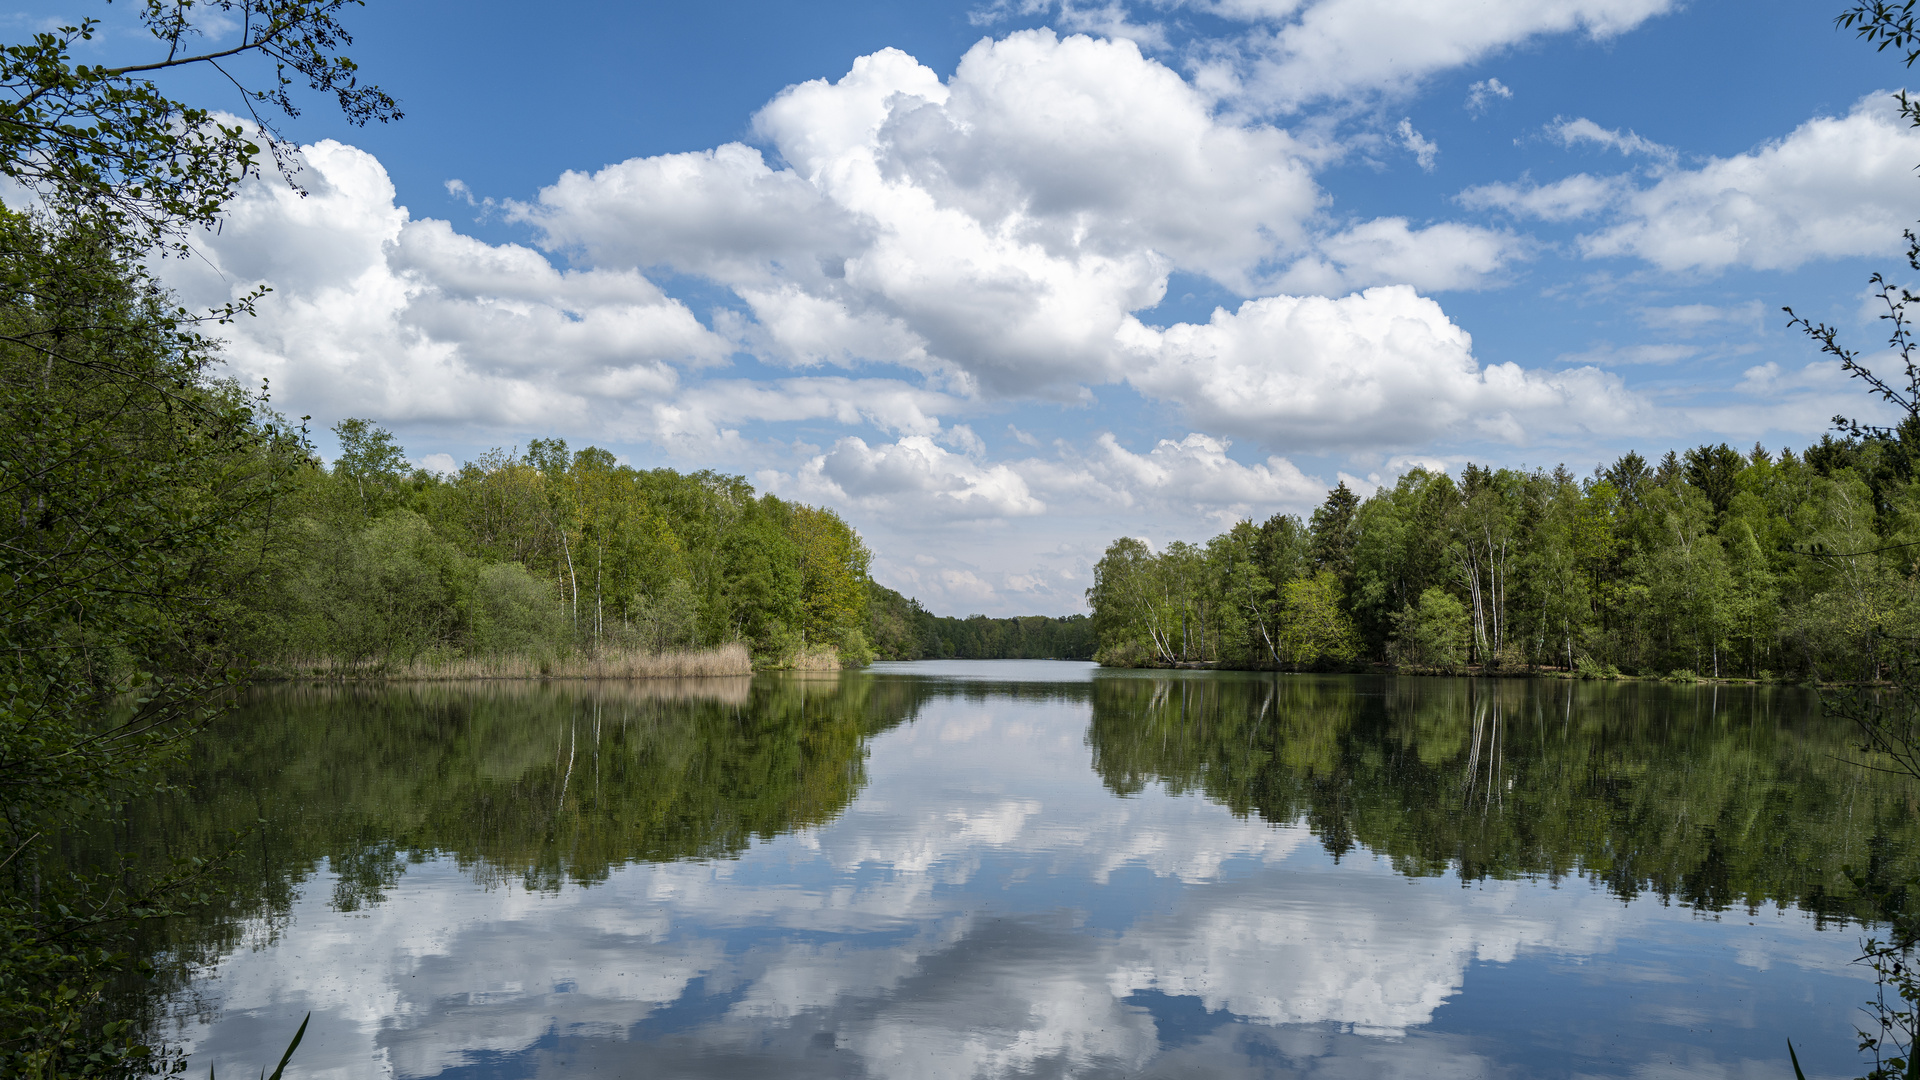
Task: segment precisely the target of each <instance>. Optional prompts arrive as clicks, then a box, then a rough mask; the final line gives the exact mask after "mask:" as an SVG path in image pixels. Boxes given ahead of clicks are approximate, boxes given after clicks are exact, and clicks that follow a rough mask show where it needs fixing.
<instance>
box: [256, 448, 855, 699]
mask: <svg viewBox="0 0 1920 1080" xmlns="http://www.w3.org/2000/svg"><path fill="white" fill-rule="evenodd" d="M334 432H335V434H336V435H337V436H338V437H339V439H340V447H341V452H340V455H339V456H338V457H337V458H336V459H335V460H334V461H333V462H332V464H331V466H330V467H327V468H319V467H316V468H313V469H310V470H307V471H305V472H304V473H303V474H302V476H301V477H300V482H299V484H298V486H297V489H296V490H295V491H294V492H293V493H292V497H291V499H290V501H289V504H288V506H287V507H286V510H285V514H286V520H287V526H286V528H285V529H284V531H283V535H282V536H281V537H280V538H279V540H278V542H277V543H276V545H275V546H274V547H273V549H272V550H271V551H270V552H269V553H268V557H269V559H270V560H271V561H273V562H274V563H275V565H277V566H278V567H280V573H279V575H278V577H277V578H276V581H275V585H274V587H273V588H270V589H263V590H258V591H256V592H255V593H254V594H253V595H252V596H251V597H250V598H249V606H250V611H251V613H252V617H253V623H254V625H256V626H257V627H259V633H258V634H257V635H256V636H255V637H254V639H253V646H254V648H255V650H256V652H257V653H258V654H259V655H261V656H262V657H264V658H266V659H268V660H269V661H272V662H278V661H282V660H284V661H289V662H296V663H297V662H301V661H306V660H314V659H326V660H330V661H334V662H344V663H347V664H353V665H359V666H361V667H362V668H365V669H367V670H372V671H378V670H380V669H382V668H384V667H387V666H389V665H405V664H409V663H411V662H413V661H415V660H417V659H419V658H421V657H423V656H433V657H447V658H453V657H463V656H495V655H501V654H518V655H528V656H533V655H537V656H562V655H572V654H575V653H585V654H596V653H599V652H601V651H603V650H644V651H652V652H659V651H666V650H672V649H681V648H695V647H711V646H716V645H720V644H724V643H727V642H733V641H743V640H744V641H746V642H748V643H749V644H750V646H751V647H752V649H753V650H754V651H755V652H756V653H757V654H759V655H760V656H761V657H762V659H763V660H765V661H767V662H774V663H777V662H780V661H781V660H782V658H784V657H787V656H789V655H791V654H793V653H795V652H796V651H797V650H800V649H802V648H804V647H809V646H826V647H830V648H832V649H834V650H837V653H838V655H839V657H840V658H841V659H842V660H844V661H848V662H853V663H860V662H864V661H865V660H866V659H867V658H868V653H869V649H868V646H867V643H866V642H867V637H866V630H867V621H868V613H867V608H866V589H867V584H868V583H867V561H868V558H869V556H868V554H867V550H866V547H865V545H864V544H862V543H861V541H860V538H859V536H858V534H856V533H855V532H854V531H853V529H852V528H851V527H850V526H848V525H847V524H846V522H845V521H843V520H841V519H840V517H839V516H838V515H836V514H834V513H832V512H831V511H827V510H817V509H814V508H811V507H805V506H798V505H794V504H789V503H785V502H782V501H781V500H779V499H777V498H774V497H772V496H761V497H756V496H755V494H754V491H753V488H752V487H751V486H750V485H748V484H747V482H746V481H745V480H744V479H742V478H740V477H731V476H720V475H717V474H713V473H704V472H703V473H695V474H691V475H686V474H681V473H677V472H674V471H672V470H668V469H655V470H651V471H647V470H640V469H635V468H632V467H630V466H626V465H621V464H619V463H618V462H617V461H616V460H615V459H614V457H613V455H612V454H610V453H608V452H607V451H605V450H602V449H599V448H597V447H587V448H585V449H583V450H579V451H574V450H571V449H570V448H569V447H568V446H567V444H566V443H565V442H563V441H561V440H558V439H541V440H534V442H533V443H531V444H530V445H529V446H528V448H527V451H526V452H525V453H524V454H519V453H512V452H507V451H502V450H494V451H491V452H489V453H488V454H485V455H483V456H482V457H481V458H480V459H478V460H476V461H473V462H469V463H468V464H466V465H465V466H463V467H462V468H461V469H460V470H459V471H458V472H457V473H455V474H453V475H451V476H444V477H443V476H436V475H432V474H429V473H426V472H423V471H420V470H410V469H409V468H408V467H407V464H406V461H407V458H406V451H405V450H404V448H402V447H401V446H400V445H399V443H398V442H397V441H396V440H395V439H394V438H393V436H392V434H391V433H389V432H387V431H385V430H384V429H381V428H379V427H378V426H376V425H374V424H372V423H371V422H369V421H366V420H359V419H350V420H346V421H343V422H342V423H341V424H339V425H338V426H337V427H336V428H335V429H334Z"/></svg>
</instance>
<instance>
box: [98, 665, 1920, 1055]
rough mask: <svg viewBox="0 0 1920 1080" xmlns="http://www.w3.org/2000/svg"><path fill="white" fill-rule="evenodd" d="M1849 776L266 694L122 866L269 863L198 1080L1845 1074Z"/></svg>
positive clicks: (1581, 737)
mask: <svg viewBox="0 0 1920 1080" xmlns="http://www.w3.org/2000/svg"><path fill="white" fill-rule="evenodd" d="M1849 752H1850V739H1849V733H1848V731H1847V730H1846V729H1845V728H1844V727H1841V726H1839V725H1837V724H1836V723H1834V722H1832V721H1823V720H1820V719H1819V718H1818V717H1817V716H1816V714H1815V712H1814V709H1813V704H1812V701H1811V699H1810V697H1808V696H1807V695H1805V694H1804V693H1801V692H1799V691H1792V690H1757V689H1745V688H1728V687H1720V688H1717V689H1716V688H1713V687H1674V686H1661V685H1638V684H1631V685H1624V686H1620V685H1613V686H1605V685H1586V684H1581V685H1576V684H1568V683H1560V682H1530V681H1507V682H1497V681H1488V680H1482V681H1472V680H1446V679H1388V678H1364V677H1325V678H1322V677H1307V676H1278V677H1275V676H1270V675H1269V676H1262V675H1254V674H1234V673H1211V672H1205V673H1203V672H1192V673H1166V672H1156V673H1136V672H1108V671H1100V670H1097V669H1095V668H1094V667H1093V666H1092V665H1088V664H1074V663H1065V662H1058V663H1056V662H1042V661H1017V662H925V663H916V664H882V665H876V666H875V667H873V668H871V669H869V670H867V671H862V672H850V673H846V674H843V675H838V676H816V677H805V676H760V677H755V678H752V679H746V678H741V679H735V680H719V681H712V682H699V683H664V682H660V683H629V684H617V685H600V684H582V683H552V684H544V685H536V684H497V683H496V684H485V685H471V686H410V687H400V688H391V689H345V690H343V689H325V688H273V689H266V690H262V691H260V692H258V693H257V694H256V695H255V696H254V697H253V698H252V699H251V700H250V701H249V703H248V705H247V706H246V708H245V709H244V710H243V711H242V712H241V713H240V714H238V715H237V716H235V717H234V718H233V719H232V721H231V722H230V723H228V724H226V725H225V727H224V728H223V729H222V730H221V731H220V732H218V733H216V736H215V737H213V738H209V739H207V740H205V742H204V744H203V748H202V749H201V750H200V751H199V752H198V755H197V757H196V758H195V760H194V762H193V763H192V766H191V771H192V774H193V776H192V779H193V782H194V783H195V784H196V785H197V790H196V791H195V792H194V793H193V794H192V795H191V796H182V797H179V798H176V799H174V800H172V801H169V802H168V803H166V804H164V805H161V806H158V807H155V808H153V809H152V810H151V812H148V813H144V814H143V815H142V816H141V818H140V820H138V821H137V823H136V826H135V829H134V831H133V833H132V834H130V835H129V837H128V838H127V841H126V842H128V843H132V844H137V845H144V846H145V847H147V848H149V849H151V850H153V851H155V852H161V853H169V854H174V855H179V854H192V853H195V852H198V851H202V850H207V849H210V847H211V846H214V845H218V844H223V843H230V842H231V841H230V840H229V839H227V838H229V837H231V836H233V835H242V836H244V837H245V839H244V840H243V841H242V851H243V858H242V859H241V862H242V864H243V866H242V869H243V870H244V872H245V877H246V881H247V885H246V888H245V889H244V890H243V892H244V898H243V902H241V903H239V904H238V905H236V906H235V908H234V909H233V910H231V911H227V912H223V913H218V914H215V915H209V916H208V917H207V918H205V919H204V920H201V921H199V922H197V923H194V924H192V925H182V926H176V927H173V928H171V929H170V931H169V936H168V938H167V940H166V942H165V943H164V952H163V955H162V959H169V958H170V959H172V960H173V961H175V966H174V970H176V971H188V972H191V978H190V979H186V980H183V981H180V982H177V983H176V984H175V985H174V988H173V990H172V991H171V992H170V993H169V994H168V995H167V996H166V998H165V1001H164V1002H163V1007H164V1011H165V1018H164V1020H163V1021H162V1023H163V1027H164V1031H165V1033H167V1034H168V1035H170V1037H172V1038H173V1039H175V1040H176V1041H179V1042H182V1043H184V1044H186V1045H188V1046H190V1047H191V1048H192V1051H193V1058H192V1069H191V1071H192V1073H193V1074H194V1075H204V1070H206V1069H207V1068H208V1067H209V1066H215V1067H217V1068H218V1070H219V1072H220V1073H221V1074H231V1075H240V1074H241V1073H242V1072H247V1073H248V1074H249V1075H256V1073H253V1072H251V1071H250V1070H257V1069H259V1068H260V1066H261V1065H262V1064H267V1065H269V1066H270V1065H271V1064H272V1062H273V1061H274V1060H276V1059H277V1058H278V1056H279V1052H280V1050H281V1049H282V1048H283V1047H284V1046H285V1045H286V1041H287V1039H288V1038H289V1036H290V1035H291V1034H292V1031H293V1029H294V1028H295V1026H297V1025H298V1023H299V1021H300V1018H301V1017H302V1016H303V1015H305V1014H306V1013H308V1012H309V1011H310V1012H311V1013H312V1014H313V1020H312V1026H311V1028H310V1030H309V1032H308V1034H307V1037H306V1041H305V1042H304V1044H303V1045H302V1046H301V1047H300V1049H299V1052H298V1054H297V1055H296V1057H295V1059H294V1066H293V1067H292V1069H291V1070H290V1074H291V1075H297V1076H301V1077H356V1078H357V1077H376V1076H403V1077H499V1078H514V1077H533V1076H563V1075H564V1076H587V1075H592V1076H609V1077H618V1076H632V1077H762V1076H764V1077H813V1076H819V1077H855V1076H861V1077H869V1076H870V1077H887V1078H919V1077H925V1078H948V1077H952V1078H960V1080H966V1078H973V1077H1007V1076H1021V1077H1025V1076H1165V1077H1198V1076H1206V1077H1223V1078H1225V1077H1243V1076H1245V1077H1256V1076H1257V1077H1267V1076H1292V1075H1307V1074H1311V1075H1315V1076H1343V1077H1344V1076H1354V1077H1362V1076H1364V1077H1398V1076H1405V1077H1455V1076H1458V1077H1470V1076H1471V1077H1477V1076H1543V1077H1555V1076H1567V1077H1573V1076H1636V1077H1672V1076H1699V1077H1731V1076H1742V1077H1788V1076H1791V1075H1792V1073H1791V1069H1790V1068H1789V1067H1788V1065H1787V1060H1786V1039H1787V1038H1789V1037H1791V1038H1792V1039H1793V1041H1794V1044H1795V1046H1796V1047H1798V1048H1799V1049H1800V1051H1801V1060H1802V1062H1803V1064H1805V1065H1807V1066H1808V1067H1809V1069H1808V1071H1809V1075H1829V1076H1834V1075H1844V1076H1853V1075H1856V1074H1857V1073H1858V1072H1859V1071H1860V1069H1859V1065H1858V1059H1857V1057H1856V1055H1855V1053H1854V1051H1853V1046H1854V1042H1855V1039H1854V1035H1853V1028H1854V1024H1855V1022H1856V1021H1857V1020H1860V1019H1862V1014H1861V1013H1860V1012H1859V1009H1858V1006H1859V1004H1860V1003H1861V1002H1863V1001H1864V1000H1865V999H1866V998H1867V996H1868V994H1869V993H1870V992H1871V990H1872V982H1871V978H1870V975H1869V974H1868V973H1866V972H1864V971H1862V970H1861V969H1860V968H1858V967H1857V966H1850V965H1849V963H1848V961H1850V960H1851V959H1852V958H1853V957H1854V956H1855V955H1856V954H1857V952H1858V948H1859V942H1860V940H1861V939H1862V937H1863V935H1864V933H1865V932H1866V931H1865V930H1864V929H1863V926H1862V923H1861V922H1860V917H1861V916H1863V915H1864V916H1868V917H1871V916H1872V914H1873V913H1872V912H1871V911H1869V910H1863V909H1860V908H1859V907H1858V906H1857V902H1855V901H1851V900H1849V897H1850V896H1852V895H1853V894H1852V892H1851V891H1850V890H1849V889H1848V887H1847V886H1846V884H1845V879H1844V876H1843V875H1842V873H1841V867H1842V866H1843V865H1852V866H1855V867H1872V868H1873V869H1874V871H1875V872H1877V873H1881V874H1883V875H1885V876H1888V877H1889V878H1899V877H1904V876H1907V875H1910V874H1912V873H1914V872H1915V869H1916V867H1915V864H1914V859H1913V855H1914V852H1915V847H1916V845H1915V844H1914V839H1915V835H1916V823H1915V815H1914V811H1913V805H1914V801H1913V792H1912V790H1911V789H1910V787H1909V785H1908V784H1907V783H1906V782H1905V781H1903V780H1899V779H1898V778H1893V777H1888V776H1884V775H1875V774H1872V773H1869V772H1866V771H1864V770H1861V769H1859V768H1857V767H1855V766H1853V765H1850V764H1848V763H1846V762H1845V761H1843V760H1841V759H1842V758H1843V757H1845V756H1846V755H1847V754H1848V753H1849ZM256 822H264V824H261V825H258V826H256V825H255V823H256ZM248 829H253V830H254V831H253V832H246V831H245V830H248ZM234 830H241V831H240V832H238V833H236V832H235V831H234Z"/></svg>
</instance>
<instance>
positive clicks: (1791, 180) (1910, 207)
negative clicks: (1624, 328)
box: [1581, 93, 1920, 271]
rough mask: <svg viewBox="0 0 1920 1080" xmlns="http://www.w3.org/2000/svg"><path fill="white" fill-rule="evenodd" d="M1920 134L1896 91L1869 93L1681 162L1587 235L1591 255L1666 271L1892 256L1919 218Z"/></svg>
mask: <svg viewBox="0 0 1920 1080" xmlns="http://www.w3.org/2000/svg"><path fill="white" fill-rule="evenodd" d="M1917 159H1920V132H1916V131H1915V130H1914V129H1913V128H1912V127H1911V126H1910V125H1909V124H1908V123H1907V122H1906V121H1905V120H1904V119H1903V118H1902V117H1901V116H1900V115H1899V113H1898V111H1897V110H1896V108H1895V106H1894V104H1893V102H1892V101H1891V100H1890V98H1889V95H1887V94H1884V93H1875V94H1869V95H1868V96H1866V97H1865V98H1862V99H1861V100H1860V102H1859V103H1858V104H1856V105H1855V106H1854V107H1853V109H1852V111H1850V112H1849V113H1848V114H1847V115H1845V116H1840V117H1820V118H1816V119H1813V120H1809V121H1807V122H1806V123H1804V124H1802V125H1800V126H1799V127H1798V128H1795V129H1794V130H1793V132H1792V133H1790V134H1788V135H1787V136H1786V137H1785V138H1782V139H1777V140H1774V141H1772V142H1769V143H1767V144H1765V145H1764V146H1761V147H1758V148H1757V149H1754V150H1752V151H1749V152H1748V153H1745V154H1737V155H1735V156H1733V157H1730V158H1714V159H1711V160H1709V161H1708V162H1707V163H1705V164H1704V165H1702V166H1700V167H1699V168H1696V169H1680V170H1674V171H1672V172H1669V173H1667V174H1665V175H1664V176H1662V177H1661V178H1660V179H1659V180H1658V181H1657V182H1655V183H1654V184H1652V185H1651V186H1649V187H1646V188H1643V189H1640V190H1637V191H1635V192H1633V193H1632V194H1629V195H1627V196H1626V197H1625V198H1624V200H1623V202H1622V205H1621V207H1620V210H1619V212H1618V214H1619V220H1618V221H1617V222H1616V223H1615V224H1612V225H1610V226H1608V227H1606V228H1603V229H1601V230H1599V231H1597V232H1594V233H1591V234H1589V235H1587V236H1584V237H1582V238H1581V247H1582V250H1583V251H1584V252H1585V253H1586V254H1587V255H1589V256H1594V257H1604V256H1634V257H1638V258H1641V259H1645V260H1646V261H1648V262H1650V263H1652V264H1654V265H1655V266H1657V267H1659V268H1661V269H1662V270H1705V271H1717V270H1724V269H1727V268H1730V267H1743V268H1750V269H1758V270H1788V269H1792V268H1794V267H1796V266H1799V265H1801V264H1802V263H1805V262H1808V261H1809V260H1813V259H1829V258H1840V257H1844V256H1853V255H1875V254H1884V253H1887V252H1891V251H1893V250H1895V249H1896V248H1897V246H1898V244H1899V239H1900V229H1901V228H1902V227H1903V226H1904V225H1906V224H1907V223H1909V222H1911V221H1912V220H1913V219H1914V218H1915V217H1916V216H1920V185H1917V184H1916V183H1915V180H1914V177H1913V163H1914V161H1915V160H1917Z"/></svg>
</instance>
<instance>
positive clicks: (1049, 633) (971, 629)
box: [867, 583, 1096, 660]
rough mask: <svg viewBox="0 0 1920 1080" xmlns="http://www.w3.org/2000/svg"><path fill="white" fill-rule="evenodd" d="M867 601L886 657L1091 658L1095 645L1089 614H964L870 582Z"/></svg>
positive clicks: (873, 636) (880, 653)
mask: <svg viewBox="0 0 1920 1080" xmlns="http://www.w3.org/2000/svg"><path fill="white" fill-rule="evenodd" d="M867 605H868V610H869V611H870V612H871V613H872V619H871V624H870V626H871V629H870V631H869V639H870V640H871V641H872V643H873V650H874V655H875V656H877V657H878V658H880V659H882V660H946V659H954V660H1091V659H1093V653H1094V648H1095V645H1096V642H1095V639H1094V634H1093V620H1092V619H1090V618H1088V617H1087V616H1085V615H1068V616H1065V617H1054V616H1049V615H1020V616H1015V617H1013V618H1007V619H989V618H988V617H986V616H985V615H969V616H967V617H966V618H964V619H959V618H954V617H953V616H951V615H935V614H933V613H932V612H929V611H928V610H927V609H926V608H923V607H921V606H920V601H918V600H913V599H909V598H907V597H905V596H902V595H900V594H899V593H897V592H894V591H893V590H892V589H889V588H887V587H886V586H884V585H881V584H878V583H869V585H868V599H867Z"/></svg>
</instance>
